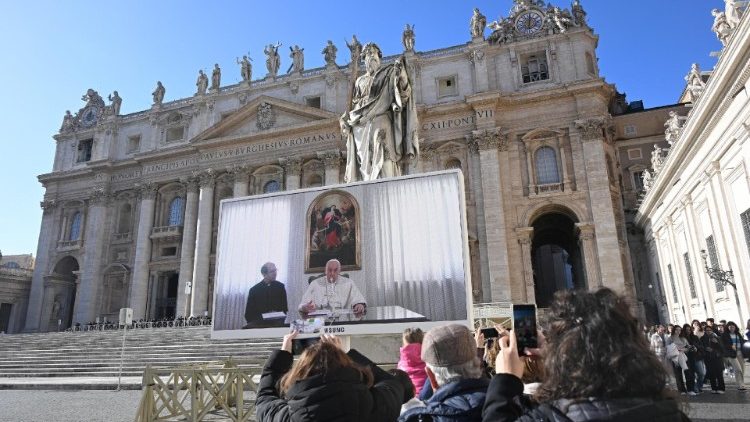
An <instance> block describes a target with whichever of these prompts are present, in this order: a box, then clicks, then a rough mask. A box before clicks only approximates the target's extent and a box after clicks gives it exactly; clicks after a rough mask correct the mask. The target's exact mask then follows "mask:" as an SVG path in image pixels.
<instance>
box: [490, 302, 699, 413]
mask: <svg viewBox="0 0 750 422" xmlns="http://www.w3.org/2000/svg"><path fill="white" fill-rule="evenodd" d="M545 335H546V338H545V342H544V343H543V344H541V345H540V348H538V349H535V348H526V350H525V355H526V356H541V359H542V363H543V365H542V366H543V370H544V377H543V380H542V382H541V384H540V385H539V387H538V389H537V390H536V392H535V393H534V395H533V396H532V399H531V400H526V399H525V398H524V397H523V396H522V394H523V383H522V382H521V378H522V377H523V375H524V367H525V362H524V360H525V359H526V357H525V356H519V350H520V349H519V344H518V341H517V336H516V333H515V330H513V331H511V333H510V334H509V335H508V336H507V337H503V338H501V339H500V341H501V350H500V353H499V354H498V356H497V360H496V362H495V371H496V372H497V375H495V376H494V377H493V378H492V381H491V382H490V386H489V388H488V390H487V397H486V400H485V404H484V408H483V410H482V418H483V419H482V420H484V421H561V420H579V421H580V420H598V421H623V422H624V421H639V420H642V421H647V420H659V421H689V420H690V419H688V417H687V416H686V415H685V414H684V413H683V412H682V411H681V410H680V408H679V406H678V403H677V401H676V400H675V399H674V393H672V392H670V390H668V389H667V385H666V381H667V374H666V371H665V370H664V367H663V366H662V365H661V363H660V362H659V360H658V359H657V358H656V355H654V354H653V353H652V352H651V351H650V350H649V345H648V344H647V342H646V340H645V338H644V337H643V336H642V335H641V333H640V330H639V326H638V320H637V319H636V318H635V317H634V316H633V315H632V313H631V311H630V307H629V305H628V304H627V302H626V301H625V299H624V298H622V297H620V296H619V295H617V294H616V293H615V292H613V291H612V290H610V289H607V288H603V289H600V290H598V291H596V292H587V291H561V292H557V293H556V294H555V299H554V301H553V303H552V305H551V307H550V308H549V311H548V324H547V330H546V332H545ZM613 371H617V374H616V376H614V375H613V373H612V372H613Z"/></svg>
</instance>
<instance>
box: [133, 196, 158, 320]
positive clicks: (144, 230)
mask: <svg viewBox="0 0 750 422" xmlns="http://www.w3.org/2000/svg"><path fill="white" fill-rule="evenodd" d="M137 189H138V195H139V197H140V200H141V201H140V212H139V214H138V230H137V235H136V243H135V245H136V247H135V258H134V259H133V282H132V283H131V285H130V297H129V304H130V307H131V308H132V309H133V319H145V318H146V317H147V315H146V298H147V297H148V285H149V262H151V246H152V245H151V238H150V236H151V229H153V226H154V210H155V200H156V193H157V189H158V186H157V185H156V184H155V183H151V182H147V183H143V184H141V185H139V186H137Z"/></svg>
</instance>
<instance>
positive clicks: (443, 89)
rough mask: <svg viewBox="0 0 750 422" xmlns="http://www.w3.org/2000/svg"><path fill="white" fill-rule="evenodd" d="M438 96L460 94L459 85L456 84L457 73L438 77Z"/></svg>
mask: <svg viewBox="0 0 750 422" xmlns="http://www.w3.org/2000/svg"><path fill="white" fill-rule="evenodd" d="M437 86H438V98H441V97H451V96H454V95H458V85H457V84H456V75H453V76H447V77H443V78H438V79H437Z"/></svg>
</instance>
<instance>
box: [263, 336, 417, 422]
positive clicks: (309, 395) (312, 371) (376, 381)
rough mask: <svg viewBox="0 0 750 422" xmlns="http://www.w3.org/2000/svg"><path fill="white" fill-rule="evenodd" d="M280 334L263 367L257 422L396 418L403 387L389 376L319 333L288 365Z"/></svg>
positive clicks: (287, 339) (286, 344) (288, 339)
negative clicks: (278, 342)
mask: <svg viewBox="0 0 750 422" xmlns="http://www.w3.org/2000/svg"><path fill="white" fill-rule="evenodd" d="M296 334H297V333H296V331H295V332H293V333H292V334H288V335H286V336H284V340H283V342H282V346H281V349H280V350H276V351H274V352H273V353H272V354H271V356H270V357H269V358H268V361H267V362H266V364H265V367H264V368H263V373H262V375H261V379H260V385H259V386H258V398H257V401H256V406H257V413H258V421H259V422H286V421H341V422H345V421H346V422H348V421H395V420H396V419H398V415H399V411H400V409H401V404H402V403H403V402H404V400H403V399H404V387H403V386H402V384H401V383H400V382H399V381H398V380H396V379H395V378H394V377H393V376H392V375H390V374H389V373H387V372H385V371H383V370H382V369H380V368H378V367H377V366H376V365H375V364H373V363H372V362H371V361H369V360H368V359H367V358H365V357H364V356H362V355H361V354H359V353H357V352H356V351H355V350H350V351H349V353H344V350H343V348H342V345H341V341H340V340H339V339H338V338H337V337H333V336H323V337H321V339H320V341H319V342H317V343H315V344H313V345H312V346H310V347H309V348H307V349H306V350H305V351H304V352H303V353H302V355H301V356H300V358H299V360H298V361H297V362H296V363H294V364H292V361H293V358H292V340H293V339H294V338H295V337H296Z"/></svg>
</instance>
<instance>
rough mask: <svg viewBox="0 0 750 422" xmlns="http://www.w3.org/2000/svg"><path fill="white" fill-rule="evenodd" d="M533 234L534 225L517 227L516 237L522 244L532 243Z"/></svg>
mask: <svg viewBox="0 0 750 422" xmlns="http://www.w3.org/2000/svg"><path fill="white" fill-rule="evenodd" d="M533 236H534V228H533V227H519V228H517V229H516V237H517V238H518V243H520V244H521V245H524V246H525V245H531V239H532V237H533Z"/></svg>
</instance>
